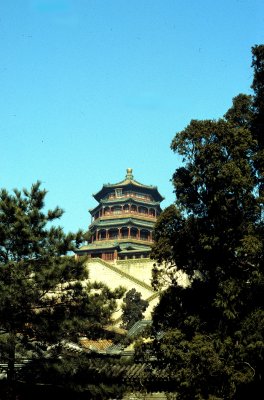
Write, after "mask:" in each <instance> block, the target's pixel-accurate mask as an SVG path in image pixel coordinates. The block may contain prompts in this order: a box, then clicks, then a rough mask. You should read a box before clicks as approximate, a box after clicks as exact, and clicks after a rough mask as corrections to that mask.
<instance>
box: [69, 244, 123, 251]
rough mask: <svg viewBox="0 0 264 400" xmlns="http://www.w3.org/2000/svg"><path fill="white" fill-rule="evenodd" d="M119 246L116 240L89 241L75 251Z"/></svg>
mask: <svg viewBox="0 0 264 400" xmlns="http://www.w3.org/2000/svg"><path fill="white" fill-rule="evenodd" d="M118 248H119V243H117V242H112V243H110V242H107V241H103V242H101V243H98V242H97V243H89V244H87V245H85V246H82V247H80V248H79V249H78V250H77V251H76V252H77V253H78V251H86V250H106V249H109V250H112V249H118Z"/></svg>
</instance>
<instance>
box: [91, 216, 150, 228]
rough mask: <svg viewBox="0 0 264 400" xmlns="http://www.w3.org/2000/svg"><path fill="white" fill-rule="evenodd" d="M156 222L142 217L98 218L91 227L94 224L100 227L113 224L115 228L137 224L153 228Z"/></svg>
mask: <svg viewBox="0 0 264 400" xmlns="http://www.w3.org/2000/svg"><path fill="white" fill-rule="evenodd" d="M154 224H155V221H143V220H142V219H136V218H119V219H117V218H116V219H102V220H100V221H98V220H96V221H94V222H93V223H92V224H91V225H90V228H91V227H93V226H96V227H98V228H100V227H102V228H103V227H111V226H113V227H114V228H115V227H117V226H122V225H124V226H126V225H137V226H142V227H147V228H153V226H154Z"/></svg>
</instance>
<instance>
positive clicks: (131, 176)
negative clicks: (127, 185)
mask: <svg viewBox="0 0 264 400" xmlns="http://www.w3.org/2000/svg"><path fill="white" fill-rule="evenodd" d="M126 172H127V174H126V179H129V180H131V179H133V178H134V177H133V174H132V172H133V169H132V168H127V170H126Z"/></svg>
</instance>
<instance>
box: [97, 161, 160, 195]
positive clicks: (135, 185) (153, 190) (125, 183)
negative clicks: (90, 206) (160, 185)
mask: <svg viewBox="0 0 264 400" xmlns="http://www.w3.org/2000/svg"><path fill="white" fill-rule="evenodd" d="M132 172H133V170H132V168H127V174H126V176H125V179H124V180H122V181H121V182H117V183H113V184H111V183H107V184H104V185H103V187H102V189H101V190H99V191H98V192H97V193H95V194H93V197H94V198H95V199H96V200H97V201H100V200H101V199H103V198H104V197H105V196H106V194H108V193H110V192H112V190H113V189H118V188H120V189H121V188H124V187H126V188H127V189H134V190H137V191H140V192H143V193H150V194H151V195H152V196H153V198H154V199H155V200H156V201H162V200H164V197H163V196H161V194H160V193H159V191H158V189H157V186H152V185H149V186H148V185H143V184H142V183H140V182H138V181H136V180H135V179H134V176H133V174H132Z"/></svg>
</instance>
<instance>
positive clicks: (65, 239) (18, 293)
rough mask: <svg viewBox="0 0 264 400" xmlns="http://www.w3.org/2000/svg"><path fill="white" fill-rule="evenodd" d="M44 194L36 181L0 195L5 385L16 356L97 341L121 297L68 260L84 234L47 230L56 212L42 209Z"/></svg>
mask: <svg viewBox="0 0 264 400" xmlns="http://www.w3.org/2000/svg"><path fill="white" fill-rule="evenodd" d="M45 196H46V191H45V190H41V188H40V183H39V182H37V183H36V184H34V185H32V187H31V190H30V191H28V190H26V189H24V190H22V191H18V190H15V191H14V194H9V193H8V192H7V191H6V190H1V191H0V348H1V361H2V362H7V363H8V375H7V376H8V380H10V381H13V380H14V378H15V370H14V364H15V362H17V361H19V359H20V358H21V357H26V358H28V357H29V358H31V357H33V356H34V357H37V356H40V357H44V356H45V355H46V352H47V348H48V346H52V349H53V350H52V351H53V353H54V354H58V352H59V351H60V349H61V348H62V347H63V343H65V341H66V342H67V341H72V340H76V339H77V338H78V336H79V335H88V336H89V337H98V336H100V335H101V334H102V326H103V325H105V324H107V323H109V320H110V317H111V314H112V312H113V311H114V310H115V307H116V299H117V298H119V297H120V296H122V293H123V292H122V290H120V289H118V290H116V291H114V292H111V291H110V290H109V289H108V288H106V287H105V286H104V285H101V284H96V285H92V284H91V283H90V282H89V281H88V280H87V279H88V273H87V268H86V267H85V264H84V261H85V259H75V258H74V257H73V256H72V255H71V252H72V250H74V249H75V248H76V247H78V246H79V244H80V243H81V242H82V240H83V233H82V232H78V233H77V234H72V233H69V234H65V233H64V232H63V230H62V228H60V227H54V226H51V223H52V222H53V221H54V220H56V219H58V218H60V216H61V215H62V213H63V211H62V210H61V209H60V208H58V207H57V208H55V209H54V210H48V211H45V208H44V199H45ZM83 282H85V284H84V283H83ZM50 351H51V350H50Z"/></svg>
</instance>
